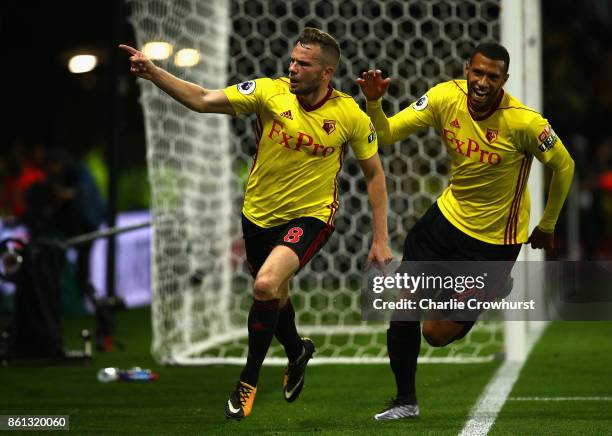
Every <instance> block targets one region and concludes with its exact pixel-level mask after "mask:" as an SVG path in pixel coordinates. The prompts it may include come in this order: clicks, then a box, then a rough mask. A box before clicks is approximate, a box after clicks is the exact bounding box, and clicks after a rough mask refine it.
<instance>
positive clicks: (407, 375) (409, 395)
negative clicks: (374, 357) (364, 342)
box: [387, 321, 421, 404]
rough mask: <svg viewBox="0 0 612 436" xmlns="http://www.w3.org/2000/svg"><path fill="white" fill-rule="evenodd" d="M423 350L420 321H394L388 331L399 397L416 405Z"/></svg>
mask: <svg viewBox="0 0 612 436" xmlns="http://www.w3.org/2000/svg"><path fill="white" fill-rule="evenodd" d="M420 349H421V327H420V323H419V322H418V321H392V322H391V324H390V326H389V329H388V330H387V350H388V351H389V362H390V363H391V369H392V370H393V374H394V375H395V384H396V385H397V396H398V397H401V398H403V399H404V400H406V401H408V402H411V403H415V404H416V390H415V378H416V369H417V358H418V357H419V351H420Z"/></svg>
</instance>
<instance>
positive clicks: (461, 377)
mask: <svg viewBox="0 0 612 436" xmlns="http://www.w3.org/2000/svg"><path fill="white" fill-rule="evenodd" d="M599 324H600V325H602V326H603V327H601V328H597V327H592V326H596V325H597V324H596V323H591V324H585V325H580V328H579V329H576V333H575V335H571V334H569V336H568V331H569V332H571V331H573V330H572V327H571V326H572V324H571V323H567V324H560V325H559V326H554V328H553V329H551V332H550V333H548V334H547V335H545V337H544V341H545V342H542V343H541V344H540V346H538V347H537V348H536V350H535V352H534V356H538V360H536V361H534V360H533V358H532V359H531V360H530V361H529V363H528V371H527V370H526V371H524V372H523V374H522V376H521V379H520V380H519V382H518V383H517V386H516V388H515V390H514V392H513V394H512V395H513V396H518V395H522V396H526V395H530V396H536V395H537V396H544V395H551V396H552V395H595V394H597V395H604V394H607V395H609V392H611V389H610V377H609V372H607V373H606V374H607V379H605V380H604V377H605V376H604V372H605V370H606V368H610V367H611V364H612V357H611V356H610V355H609V353H606V352H605V351H601V346H602V341H604V340H605V341H607V337H609V336H610V333H611V331H610V325H609V324H602V323H599ZM117 325H118V331H117V335H116V336H117V338H119V339H121V340H122V341H123V342H124V343H125V345H126V350H125V351H114V352H112V353H106V354H96V355H95V357H94V360H93V363H92V365H90V366H86V365H72V366H45V367H34V366H29V367H24V366H21V367H5V368H0V381H1V385H2V393H3V395H2V396H1V398H0V414H58V415H59V414H62V415H70V428H71V432H72V433H77V434H78V433H82V434H111V433H114V434H116V433H123V434H155V435H158V434H169V435H170V434H228V435H229V434H236V433H241V434H299V433H301V434H309V433H317V434H406V433H413V434H436V435H437V434H449V435H450V434H457V432H458V431H460V429H461V428H462V426H463V424H464V422H465V420H466V418H467V416H468V413H469V411H470V409H471V407H472V405H473V404H474V402H475V400H476V398H477V397H478V395H479V394H480V392H481V391H482V389H483V388H484V386H485V385H486V383H487V382H488V381H489V379H490V378H491V376H492V375H493V373H494V371H495V369H496V368H497V367H498V365H499V363H495V362H492V363H487V364H474V365H445V364H444V365H442V364H432V365H422V366H421V367H420V368H419V374H418V386H417V389H418V392H419V402H420V406H421V409H422V414H421V418H420V419H419V420H417V421H408V422H382V423H379V422H374V421H372V419H371V416H372V415H373V413H375V412H377V411H379V410H380V409H381V408H382V406H383V401H384V400H385V399H387V398H389V397H390V396H391V395H393V393H394V392H393V390H394V388H393V382H392V376H391V372H390V370H389V368H388V367H387V366H386V365H359V366H350V365H346V366H343V365H324V366H313V367H311V368H309V371H308V375H307V381H306V387H305V389H304V392H303V393H302V396H301V397H300V399H299V400H297V401H296V402H295V403H293V404H287V403H286V402H285V401H284V400H283V398H282V387H281V380H282V371H283V369H282V368H280V367H264V369H263V371H262V376H261V379H260V383H259V392H258V394H257V398H256V401H255V407H254V410H253V414H252V415H251V416H250V417H248V418H247V419H246V420H244V421H242V422H234V421H227V420H226V419H225V418H224V416H223V405H224V403H225V401H227V397H228V395H229V392H230V390H231V389H232V388H233V386H234V384H235V382H236V380H237V376H238V374H239V371H240V368H238V367H237V366H208V367H160V366H158V365H156V364H155V363H154V362H153V360H152V358H151V356H150V354H149V344H150V322H149V312H148V310H142V309H140V310H132V311H128V312H121V313H119V314H118V321H117ZM82 327H89V328H91V327H92V325H91V320H89V319H73V320H67V321H66V322H65V331H66V338H67V339H66V342H67V346H69V347H72V348H77V347H79V346H80V339H79V331H80V328H82ZM583 329H588V334H589V335H590V334H595V337H594V338H592V339H591V340H590V341H585V337H584V336H583V335H582V334H580V333H578V331H582V330H583ZM604 335H607V337H606V336H604ZM572 338H574V339H573V340H572ZM548 341H550V344H549V343H548ZM568 341H569V342H568ZM564 344H567V347H569V346H574V345H575V346H576V349H577V350H578V351H577V352H572V351H571V350H570V349H569V348H567V349H565V348H564V347H565V345H564ZM603 344H605V342H603ZM597 350H599V351H597ZM591 356H592V357H594V358H596V359H598V361H597V362H594V361H593V359H592V358H591ZM539 361H541V362H542V364H539V363H538V362H539ZM579 361H581V362H582V365H581V364H579V363H578V362H579ZM585 361H586V362H587V363H589V364H592V366H591V365H589V366H588V368H585V367H584V362H585ZM134 365H138V366H143V367H149V368H151V369H153V370H156V371H157V372H159V374H160V380H158V381H156V382H149V383H121V382H120V383H109V384H103V383H100V382H98V381H97V380H96V372H97V370H98V369H99V368H101V367H105V366H118V367H123V368H125V367H130V366H134ZM532 373H533V374H532ZM570 374H573V375H570ZM582 376H584V377H582ZM523 380H526V381H523ZM568 382H571V383H572V384H571V386H568ZM554 386H557V389H556V390H555V389H554ZM597 386H599V388H597ZM538 387H539V388H538ZM521 389H523V390H521ZM578 406H579V407H580V409H579V410H581V411H582V414H581V415H580V417H581V418H580V419H579V422H578V423H576V424H575V426H574V427H571V421H572V412H575V411H576V409H575V405H573V404H558V403H531V404H528V403H520V404H519V403H507V404H506V406H505V408H504V410H503V412H502V414H501V416H500V421H499V422H498V423H497V424H496V426H495V427H494V432H495V434H516V433H525V432H529V433H531V434H533V432H534V431H535V433H538V431H541V432H542V433H555V434H566V430H568V429H569V430H571V431H573V430H572V429H575V430H578V429H581V432H580V434H585V430H586V432H591V433H592V434H603V433H605V432H606V431H608V430H609V428H611V427H610V424H611V422H610V412H607V413H606V411H604V410H602V408H604V407H608V406H609V403H608V404H603V405H602V404H591V403H586V404H580V405H578ZM608 409H609V407H608ZM562 416H565V418H564V419H562V420H561V421H559V418H560V417H562ZM606 416H607V418H606ZM586 420H589V423H588V425H586ZM555 422H561V424H560V426H559V427H555ZM568 426H570V427H568ZM530 429H531V431H530ZM555 429H557V431H555ZM549 430H550V431H549ZM542 433H539V434H542ZM576 434H578V433H576Z"/></svg>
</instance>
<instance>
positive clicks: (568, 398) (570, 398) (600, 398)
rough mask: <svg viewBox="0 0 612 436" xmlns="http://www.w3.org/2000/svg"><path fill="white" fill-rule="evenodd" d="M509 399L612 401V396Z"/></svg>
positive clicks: (522, 398)
mask: <svg viewBox="0 0 612 436" xmlns="http://www.w3.org/2000/svg"><path fill="white" fill-rule="evenodd" d="M508 401H612V397H510V398H508Z"/></svg>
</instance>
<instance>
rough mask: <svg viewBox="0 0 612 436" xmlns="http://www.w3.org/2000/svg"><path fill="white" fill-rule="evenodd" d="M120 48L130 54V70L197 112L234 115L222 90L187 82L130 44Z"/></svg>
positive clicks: (122, 45) (121, 45)
mask: <svg viewBox="0 0 612 436" xmlns="http://www.w3.org/2000/svg"><path fill="white" fill-rule="evenodd" d="M119 48H120V49H122V50H124V51H125V52H127V53H129V54H130V72H131V73H132V74H133V75H135V76H136V77H140V78H142V79H146V80H150V81H151V82H153V83H154V84H155V85H156V86H157V87H158V88H159V89H161V90H162V91H164V92H165V93H166V94H168V95H169V96H170V97H172V98H174V99H175V100H176V101H178V102H179V103H181V104H182V105H184V106H186V107H188V108H189V109H191V110H193V111H196V112H206V113H220V114H228V115H234V109H233V108H232V105H231V104H230V102H229V100H228V98H227V96H226V95H225V93H224V92H223V91H221V90H209V89H204V88H202V87H201V86H199V85H196V84H195V83H191V82H187V81H186V80H182V79H179V78H178V77H176V76H174V75H172V74H170V73H169V72H167V71H166V70H164V69H163V68H160V67H158V66H156V65H155V64H154V63H153V62H152V61H151V59H149V58H148V57H147V56H146V55H145V54H144V53H143V52H141V51H139V50H136V49H135V48H134V47H130V46H129V45H125V44H120V45H119Z"/></svg>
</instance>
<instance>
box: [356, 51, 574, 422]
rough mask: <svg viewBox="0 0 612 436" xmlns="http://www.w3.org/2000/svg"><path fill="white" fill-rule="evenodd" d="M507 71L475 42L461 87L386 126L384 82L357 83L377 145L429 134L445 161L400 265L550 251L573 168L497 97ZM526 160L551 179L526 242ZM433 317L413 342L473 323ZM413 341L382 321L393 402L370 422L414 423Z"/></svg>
mask: <svg viewBox="0 0 612 436" xmlns="http://www.w3.org/2000/svg"><path fill="white" fill-rule="evenodd" d="M509 63H510V56H509V54H508V52H507V50H506V49H505V48H504V47H502V46H501V45H499V44H495V43H485V44H481V45H479V46H478V47H476V48H475V49H474V51H473V53H472V55H471V57H470V60H469V61H468V62H466V65H465V75H466V80H451V81H448V82H445V83H441V84H439V85H437V86H435V87H433V88H431V89H430V90H429V91H427V93H426V94H425V95H423V96H422V97H421V98H419V99H418V100H417V101H416V102H414V103H413V104H411V105H410V106H409V107H407V108H405V109H404V110H402V111H401V112H399V113H398V114H396V115H394V116H392V117H391V118H387V116H386V115H385V114H384V112H383V110H382V106H381V98H382V96H383V95H384V93H385V91H386V89H387V87H388V86H389V83H390V79H389V78H386V79H383V78H382V76H381V72H380V71H379V70H371V71H368V72H365V73H363V75H362V77H361V78H360V79H358V80H357V82H358V83H359V85H360V86H361V89H362V91H363V93H364V95H365V96H366V99H367V113H368V115H370V117H371V118H372V121H373V122H374V126H375V127H376V130H377V134H378V137H379V142H380V144H381V145H389V144H393V143H394V142H396V141H398V140H400V139H404V138H406V137H407V136H408V135H410V134H412V133H413V132H415V131H416V130H418V129H422V128H426V127H433V128H434V129H436V131H437V132H438V133H439V134H440V138H441V140H442V143H443V144H444V147H445V148H446V150H447V152H448V154H449V155H450V158H451V176H450V183H449V186H448V187H447V188H446V189H445V190H444V192H443V193H442V195H441V196H440V197H439V198H438V200H437V202H436V203H434V204H433V205H432V206H431V207H430V208H429V210H428V211H427V212H426V213H425V215H424V216H423V217H421V218H420V219H419V221H417V223H416V224H415V225H414V227H413V228H412V229H411V230H410V232H409V233H408V236H407V237H406V241H405V243H404V261H442V262H444V261H510V262H514V261H515V260H516V258H517V256H518V254H519V251H520V248H521V244H522V243H525V242H530V243H531V244H532V246H533V247H534V248H552V244H553V230H554V227H555V224H556V222H557V218H558V216H559V212H560V210H561V207H562V205H563V202H564V201H565V198H566V196H567V192H568V191H569V187H570V184H571V180H572V177H573V170H574V162H573V160H572V158H571V157H570V156H569V154H568V152H567V150H566V149H565V147H564V146H563V143H562V142H561V140H560V139H559V137H558V136H557V134H556V133H555V131H554V130H553V129H552V127H551V126H550V124H549V122H548V121H547V120H546V119H545V118H543V117H542V115H540V114H539V113H538V112H537V111H535V110H533V109H531V108H529V107H527V106H525V105H523V104H522V103H521V102H520V101H518V100H517V99H516V98H514V97H512V96H511V95H510V94H508V93H507V92H505V91H504V89H503V85H504V84H505V83H506V81H507V80H508V77H509V76H508V67H509ZM534 157H535V158H536V159H537V160H539V161H540V162H542V163H543V164H544V165H546V166H547V167H549V168H550V169H551V170H552V172H553V177H552V180H551V182H550V186H549V191H548V202H547V204H546V208H545V210H544V214H543V216H542V218H541V220H540V222H539V224H538V226H537V227H536V228H535V230H534V231H533V232H532V234H531V235H530V236H529V235H528V227H529V193H528V192H527V179H528V177H529V170H530V168H531V164H532V161H533V158H534ZM506 280H507V273H504V272H502V273H501V274H500V275H499V277H498V278H497V280H494V281H493V282H494V283H493V286H489V289H487V290H486V291H487V292H488V293H489V294H488V295H487V296H486V298H491V299H492V298H496V297H499V296H505V294H507V293H508V292H509V289H510V287H509V286H505V283H506ZM472 291H473V290H472V289H471V290H470V291H469V292H467V294H469V293H471V292H472ZM451 294H452V292H451ZM464 295H465V294H462V295H461V296H462V297H463V296H464ZM452 297H453V296H452V295H451V297H450V298H452ZM437 315H439V316H437ZM437 315H436V316H433V317H430V316H428V317H427V319H425V321H424V323H423V336H424V337H425V339H426V340H427V341H428V342H429V343H430V344H431V345H432V346H445V345H447V344H449V343H451V342H453V341H455V340H458V339H461V338H463V337H464V336H465V335H466V334H467V333H468V332H469V330H470V329H471V328H472V327H473V325H474V323H475V320H466V321H463V320H461V321H459V320H453V319H451V317H449V316H448V314H446V313H440V314H437ZM477 316H478V314H475V317H477ZM420 341H421V331H420V322H419V321H418V320H406V321H399V320H394V321H392V322H391V323H390V326H389V330H388V332H387V348H388V350H389V359H390V364H391V368H392V371H393V373H394V376H395V382H396V386H397V397H396V398H395V400H394V401H393V402H392V404H390V405H389V406H388V407H386V408H385V409H384V410H383V411H381V412H380V413H378V414H376V415H375V416H374V418H375V419H376V420H393V419H404V418H415V417H417V416H419V407H418V403H417V398H416V391H415V376H416V365H417V357H418V354H419V350H420Z"/></svg>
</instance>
